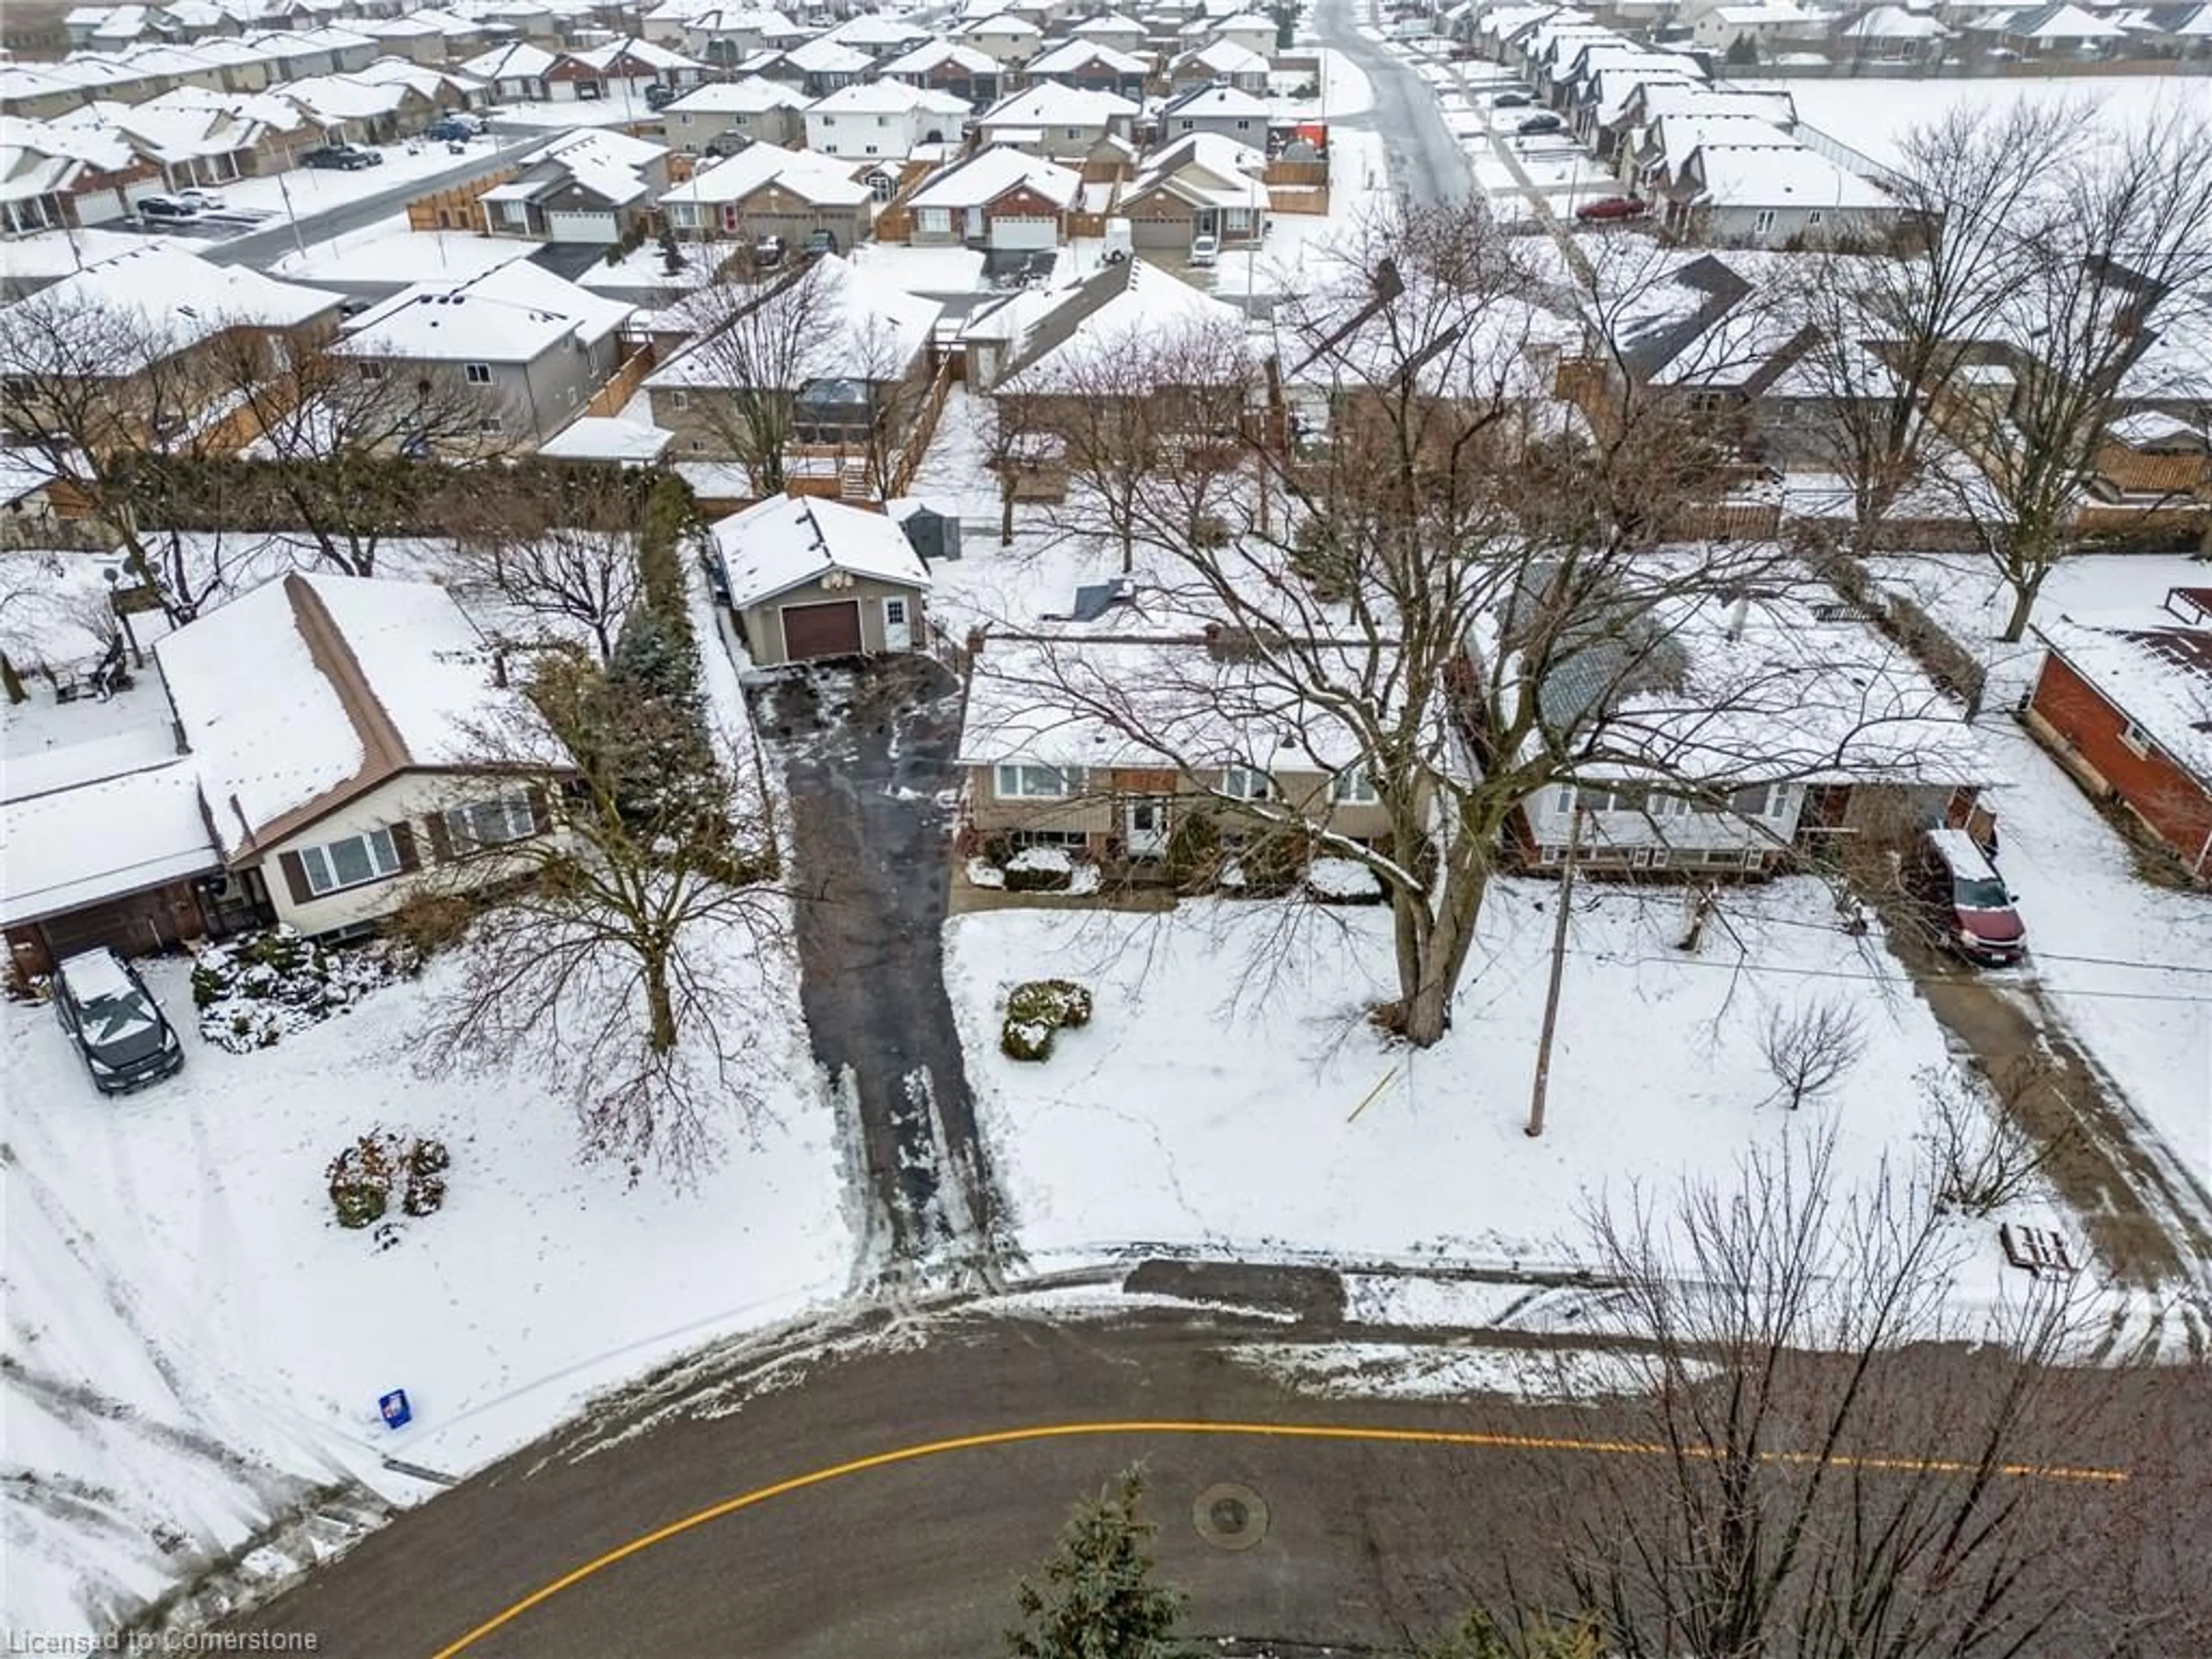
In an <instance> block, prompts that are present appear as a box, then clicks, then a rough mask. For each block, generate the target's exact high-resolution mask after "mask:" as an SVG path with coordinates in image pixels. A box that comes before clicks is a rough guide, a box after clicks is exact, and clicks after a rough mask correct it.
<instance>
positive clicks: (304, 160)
mask: <svg viewBox="0 0 2212 1659" xmlns="http://www.w3.org/2000/svg"><path fill="white" fill-rule="evenodd" d="M300 165H301V167H320V168H324V169H325V170H329V171H335V172H338V173H358V172H360V171H361V170H362V168H363V167H382V166H383V165H384V157H383V155H381V154H380V153H379V152H377V151H375V150H373V149H359V148H357V147H356V146H355V145H352V144H322V145H319V146H318V147H317V148H315V149H311V150H307V151H304V152H302V154H301V156H300Z"/></svg>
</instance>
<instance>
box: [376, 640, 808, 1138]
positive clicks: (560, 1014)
mask: <svg viewBox="0 0 2212 1659" xmlns="http://www.w3.org/2000/svg"><path fill="white" fill-rule="evenodd" d="M637 614H638V615H639V616H640V617H643V616H645V615H646V614H647V613H646V612H645V611H644V610H643V608H642V607H641V610H640V611H639V612H638V613H637ZM653 655H655V653H653V652H651V651H647V649H645V648H644V647H637V648H636V650H635V653H634V660H635V662H637V663H638V664H639V665H643V664H644V663H645V662H646V661H647V659H648V658H651V657H653ZM641 671H642V672H643V673H644V674H645V675H646V678H610V677H609V676H607V675H605V674H603V673H601V672H600V671H599V670H598V669H597V668H596V667H595V666H593V665H590V664H588V663H587V662H586V661H585V660H584V659H582V658H581V655H580V653H576V654H573V655H568V656H563V655H562V654H561V653H555V654H553V655H551V656H550V657H549V658H547V659H544V661H542V662H541V664H540V665H539V670H538V674H537V676H536V678H534V680H533V682H532V687H531V704H532V713H530V714H527V715H525V714H520V713H518V714H517V715H516V716H515V717H514V718H513V720H510V721H508V722H506V723H504V724H501V725H500V726H495V727H486V728H483V729H482V730H480V731H479V732H478V735H477V744H476V747H477V754H476V756H475V757H473V758H472V760H471V763H470V764H469V765H468V767H467V768H466V769H465V770H466V771H467V772H468V773H471V774H474V775H479V776H481V775H485V774H489V775H495V776H496V775H500V774H501V773H506V774H508V775H513V774H515V773H517V772H520V773H522V774H524V775H529V774H532V773H533V772H534V773H535V774H536V775H539V776H544V775H545V774H546V772H547V770H548V765H549V739H550V740H551V741H552V742H555V743H557V745H558V751H559V752H560V753H561V754H562V757H564V758H563V764H562V768H561V771H562V777H563V787H562V789H561V791H560V794H559V798H558V805H557V808H556V807H554V806H553V804H552V800H551V798H550V797H549V798H548V801H547V807H548V810H549V820H550V821H549V823H548V824H547V826H546V829H547V832H546V833H538V834H532V835H529V836H525V837H523V838H521V839H510V838H508V836H507V834H506V833H504V832H503V831H502V830H501V829H500V827H499V823H495V822H493V821H492V820H489V819H488V820H487V821H486V823H485V825H484V827H483V829H481V830H479V829H477V828H476V827H475V824H476V820H475V819H474V817H471V811H473V810H477V809H475V808H473V807H472V804H471V803H469V802H467V801H465V800H457V801H456V803H455V805H454V810H453V813H451V814H448V815H447V816H446V817H444V818H443V819H441V822H442V823H444V824H445V825H446V836H447V840H448V841H449V842H450V846H449V848H448V851H449V853H450V857H448V858H447V859H446V860H444V861H442V862H441V863H439V864H438V865H437V866H435V872H434V874H433V875H432V877H431V878H428V881H427V882H426V884H425V887H424V890H423V891H422V895H421V896H420V897H418V898H417V900H416V902H415V903H414V905H413V906H412V909H411V916H410V925H411V927H412V929H413V931H414V933H416V937H417V938H418V939H423V940H425V941H426V942H429V943H447V944H452V945H453V947H454V953H455V957H456V966H455V969H454V973H455V979H454V981H453V988H452V990H451V992H450V994H448V995H447V998H446V1000H444V1001H443V1002H442V1003H441V1005H440V1006H439V1008H438V1010H437V1012H436V1013H435V1016H434V1018H433V1020H432V1022H431V1024H430V1025H429V1026H428V1029H426V1030H425V1031H424V1032H423V1033H422V1036H421V1038H420V1041H419V1048H418V1054H419V1056H420V1058H421V1060H422V1062H423V1063H425V1064H426V1065H429V1066H449V1065H468V1066H477V1067H479V1068H482V1067H498V1068H512V1067H514V1066H527V1067H529V1068H532V1069H533V1070H536V1071H538V1072H540V1073H543V1074H544V1075H548V1076H550V1077H551V1078H553V1079H556V1083H557V1084H558V1085H559V1086H561V1087H562V1088H563V1089H564V1090H565V1091H567V1092H568V1094H569V1095H570V1097H572V1099H573V1100H574V1103H575V1107H576V1110H577V1114H578V1117H579V1121H580V1125H581V1127H582V1132H583V1136H584V1145H585V1149H586V1153H587V1155H589V1156H592V1157H596V1158H610V1159H615V1160H619V1161H622V1162H623V1163H625V1164H628V1165H629V1168H630V1170H631V1171H632V1173H633V1175H635V1173H636V1172H637V1171H638V1170H640V1169H641V1168H642V1167H643V1165H644V1164H646V1163H647V1161H651V1162H653V1163H654V1164H657V1165H658V1166H659V1168H660V1169H662V1170H664V1171H665V1172H666V1173H667V1174H669V1175H670V1176H672V1177H674V1178H676V1179H678V1180H683V1179H686V1178H689V1177H690V1176H691V1175H693V1174H694V1173H695V1172H696V1171H697V1170H699V1169H700V1168H701V1167H702V1164H705V1163H706V1162H708V1161H710V1160H711V1159H712V1158H713V1157H714V1155H715V1153H716V1152H717V1151H718V1150H719V1148H720V1144H721V1141H722V1139H723V1131H722V1129H721V1128H720V1127H719V1126H720V1121H722V1120H725V1119H726V1118H727V1117H729V1116H730V1115H731V1114H732V1112H733V1111H734V1112H735V1113H737V1114H738V1115H741V1116H743V1115H751V1114H754V1113H757V1111H759V1110H760V1109H761V1108H762V1105H763V1091H762V1088H761V1085H760V1082H759V1079H760V1077H761V1076H762V1075H763V1067H762V1066H761V1064H760V1062H759V1060H758V1058H757V1056H756V1055H754V1054H751V1052H750V1051H751V1049H752V1048H753V1047H754V1045H755V1043H756V1042H757V1035H756V1033H757V1030H758V1029H759V1027H758V1022H757V1018H755V1017H754V1010H753V1009H752V1007H751V1006H749V1005H750V1003H751V1002H752V1001H753V1000H756V999H757V996H758V995H759V994H761V993H762V991H763V988H764V987H767V986H769V985H771V984H773V983H775V982H776V976H777V974H778V972H779V967H780V965H782V966H787V958H788V943H787V941H788V935H787V915H786V910H785V908H784V905H783V902H782V901H781V896H779V894H778V893H777V892H776V890H775V889H774V887H773V886H772V885H770V884H769V883H768V882H766V881H765V880H763V872H768V871H772V870H773V869H774V867H775V866H774V857H773V851H774V849H773V847H772V844H771V842H770V841H769V830H768V827H767V820H766V817H765V813H764V811H763V809H762V804H761V803H759V802H757V801H755V800H753V799H751V797H750V793H748V790H747V788H746V787H745V786H744V783H743V782H742V781H738V780H733V779H732V778H731V777H729V776H728V775H726V774H725V773H724V772H723V770H722V769H721V768H720V765H719V764H718V763H716V762H715V761H714V757H712V755H711V754H710V753H708V750H707V745H706V742H705V739H704V735H703V733H702V732H701V731H700V729H699V728H698V726H697V725H696V714H695V713H694V711H692V710H690V709H688V708H685V707H684V705H683V703H682V702H681V700H680V699H671V698H669V697H667V696H662V695H657V694H656V692H655V690H654V688H653V684H652V677H653V674H655V673H657V669H655V670H644V669H642V667H641ZM511 810H512V809H511V808H507V809H501V811H511ZM499 822H500V823H503V822H506V820H504V819H501V820H500V821H499ZM533 827H534V826H533ZM485 860H489V861H491V862H492V864H493V866H494V868H493V871H492V872H490V873H491V874H492V875H493V876H495V878H496V884H495V888H494V890H493V891H492V896H489V898H487V897H485V896H484V880H485V876H486V873H487V872H485V871H484V870H483V867H482V864H481V861H485ZM472 866H474V867H472ZM436 872H445V873H444V875H443V878H442V879H441V876H440V875H439V874H438V873H436Z"/></svg>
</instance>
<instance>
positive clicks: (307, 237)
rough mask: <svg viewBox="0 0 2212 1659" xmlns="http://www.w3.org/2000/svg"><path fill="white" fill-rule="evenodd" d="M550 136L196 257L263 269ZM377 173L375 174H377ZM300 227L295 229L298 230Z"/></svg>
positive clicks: (280, 222) (252, 233)
mask: <svg viewBox="0 0 2212 1659" xmlns="http://www.w3.org/2000/svg"><path fill="white" fill-rule="evenodd" d="M550 136H551V135H550V134H547V133H542V132H541V133H532V134H529V135H527V136H526V137H522V138H519V139H510V140H507V141H506V142H504V143H499V144H497V145H496V146H495V147H479V146H474V145H472V146H471V148H470V149H469V153H468V155H466V156H465V157H464V158H463V159H462V160H461V161H458V162H456V163H455V164H454V165H453V166H452V167H447V168H446V169H445V170H443V171H442V172H439V173H429V174H426V175H420V176H417V177H416V178H412V179H404V180H402V181H401V182H400V183H398V184H396V185H388V186H386V188H385V189H382V190H380V191H376V192H375V193H374V195H370V196H362V197H356V198H355V199H354V200H352V201H349V202H344V203H341V204H338V205H337V206H334V207H326V208H319V209H314V210H309V211H307V212H305V213H301V214H300V215H299V216H297V219H296V221H295V220H290V219H287V218H285V217H284V216H283V215H281V214H280V215H278V216H275V217H274V218H272V219H270V221H269V222H268V223H266V224H264V225H263V226H262V227H261V228H258V229H257V230H249V231H247V232H246V234H244V235H242V236H233V237H229V238H228V239H226V240H222V241H219V242H207V243H197V242H195V243H194V244H192V252H195V253H197V254H199V255H200V256H201V257H202V258H206V259H210V260H212V261H213V262H214V263H215V264H219V265H252V266H253V267H254V268H255V269H257V270H259V269H263V268H265V267H266V266H268V265H269V264H272V263H273V262H274V261H276V260H277V259H281V258H283V256H284V255H285V254H287V253H289V252H292V251H293V250H294V249H295V247H296V246H299V245H300V244H301V243H302V242H304V243H307V244H309V245H311V246H312V245H313V243H316V242H319V241H327V240H330V239H331V238H332V237H334V236H344V235H348V234H350V233H352V232H354V231H356V230H360V229H362V228H365V227H367V226H369V225H373V224H374V223H375V222H377V221H378V220H380V219H388V218H390V217H391V216H392V215H393V214H395V213H398V212H401V211H404V210H405V208H406V206H407V204H408V203H410V202H411V201H413V200H415V199H416V197H420V196H428V195H430V194H432V193H433V192H434V191H441V190H450V189H451V188H452V187H453V186H454V185H461V184H466V183H467V182H468V181H469V180H470V179H477V178H481V177H482V176H483V174H485V173H495V172H497V171H498V170H499V169H500V168H501V167H505V166H507V164H508V163H509V162H511V161H513V159H514V158H515V157H516V156H518V155H523V154H525V153H526V152H527V151H529V150H532V149H537V148H538V146H539V145H541V144H543V143H544V142H545V141H546V139H547V138H548V137H550ZM374 170H377V169H372V171H374ZM295 223H296V229H295Z"/></svg>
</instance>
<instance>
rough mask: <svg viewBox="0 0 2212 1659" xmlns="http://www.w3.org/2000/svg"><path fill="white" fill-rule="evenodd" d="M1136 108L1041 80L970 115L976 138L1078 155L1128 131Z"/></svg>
mask: <svg viewBox="0 0 2212 1659" xmlns="http://www.w3.org/2000/svg"><path fill="white" fill-rule="evenodd" d="M1138 115H1139V108H1138V106H1136V105H1135V104H1133V103H1132V102H1131V101H1130V100H1128V99H1127V98H1123V97H1121V96H1120V95H1119V94H1115V93H1111V92H1092V91H1088V90H1085V89H1084V88H1079V87H1069V86H1062V85H1061V84H1060V82H1057V81H1047V82H1042V84H1040V85H1037V86H1034V87H1031V88H1029V89H1028V90H1026V91H1024V92H1018V93H1015V94H1013V95H1012V97H1009V98H1004V99H1001V100H1000V101H999V102H997V103H995V104H994V105H993V106H991V107H990V108H989V109H987V110H986V111H985V112H983V113H982V114H981V116H978V117H977V118H976V120H975V127H976V131H977V133H978V135H979V142H981V143H986V144H1008V145H1011V146H1012V147H1013V148H1014V149H1025V150H1028V151H1029V152H1030V154H1031V155H1048V156H1051V157H1052V158H1053V159H1054V161H1081V160H1082V159H1083V158H1084V157H1085V156H1087V155H1090V154H1091V151H1093V150H1094V149H1097V147H1098V145H1099V143H1101V142H1102V141H1103V140H1104V139H1107V138H1109V137H1114V138H1122V139H1127V137H1129V136H1130V133H1131V131H1132V129H1133V127H1134V125H1135V124H1136V119H1137V117H1138Z"/></svg>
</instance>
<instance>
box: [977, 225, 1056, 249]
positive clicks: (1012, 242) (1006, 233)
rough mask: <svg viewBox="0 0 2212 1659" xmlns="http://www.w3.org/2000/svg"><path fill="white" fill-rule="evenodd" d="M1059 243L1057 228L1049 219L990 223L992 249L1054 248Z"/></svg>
mask: <svg viewBox="0 0 2212 1659" xmlns="http://www.w3.org/2000/svg"><path fill="white" fill-rule="evenodd" d="M1059 243H1060V229H1059V227H1058V226H1057V225H1055V224H1054V222H1052V221H1051V220H1049V219H1007V218H999V219H994V220H992V221H991V246H993V247H1056V246H1059Z"/></svg>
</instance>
